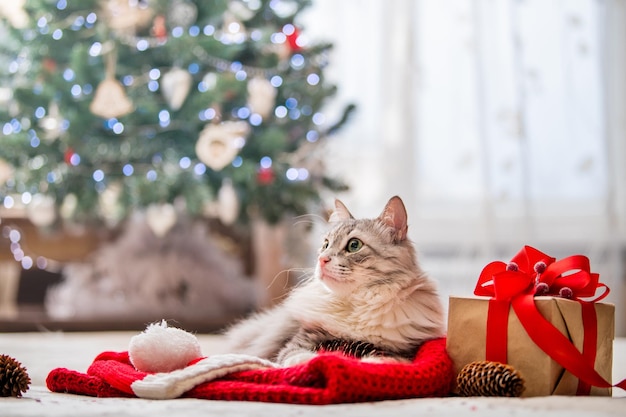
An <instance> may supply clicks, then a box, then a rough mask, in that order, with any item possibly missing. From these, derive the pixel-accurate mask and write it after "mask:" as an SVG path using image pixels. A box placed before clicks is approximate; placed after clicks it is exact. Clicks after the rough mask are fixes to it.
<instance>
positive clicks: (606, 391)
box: [447, 297, 615, 397]
mask: <svg viewBox="0 0 626 417" xmlns="http://www.w3.org/2000/svg"><path fill="white" fill-rule="evenodd" d="M535 304H536V306H537V309H538V310H539V312H540V313H541V315H542V316H543V317H545V318H546V320H548V321H549V322H550V323H551V324H552V325H553V326H554V327H555V328H557V329H558V330H559V332H561V333H562V334H563V335H565V337H567V338H568V339H569V340H571V341H572V342H573V344H574V346H575V347H576V348H577V349H578V350H579V351H580V350H582V346H583V336H584V330H583V323H582V315H581V306H580V304H579V303H578V302H576V301H572V300H568V299H563V298H558V297H536V298H535ZM594 307H595V310H596V314H597V318H598V321H597V326H598V327H597V342H596V343H597V344H596V358H595V361H594V362H595V363H594V368H595V370H596V371H597V372H598V373H599V374H600V375H601V376H602V377H603V378H604V379H605V380H607V381H611V371H612V359H613V338H614V337H613V336H614V335H613V333H614V313H615V308H614V306H613V305H611V304H605V303H596V304H595V305H594ZM488 309H489V299H487V298H484V297H483V298H464V297H450V302H449V312H448V339H447V350H448V354H449V355H450V357H451V358H452V361H453V362H454V366H455V370H456V372H457V374H458V372H459V371H460V370H461V369H462V368H463V367H464V366H465V365H466V364H468V363H470V362H474V361H480V360H485V359H486V356H485V349H486V324H487V313H488ZM507 324H508V326H507V331H508V338H507V357H508V360H507V363H509V364H510V365H511V366H513V367H514V368H515V369H517V370H518V371H519V372H520V373H521V375H522V377H523V378H524V380H525V381H526V390H525V391H524V393H523V396H525V397H534V396H545V395H576V392H577V389H578V378H576V377H575V376H573V375H572V374H571V373H570V372H568V371H566V370H565V369H564V368H563V366H562V365H560V364H559V363H558V362H556V361H555V360H554V359H552V358H551V357H550V356H548V355H547V354H546V353H545V352H544V351H542V350H541V348H539V347H538V346H537V345H536V344H535V343H534V342H533V341H532V339H531V338H530V337H529V336H528V334H527V333H526V330H525V329H524V327H523V326H522V324H521V323H520V321H519V319H518V317H517V315H516V314H515V312H514V311H511V312H510V314H509V316H508V323H507ZM590 394H591V395H611V388H610V387H609V388H598V387H592V388H591V391H590Z"/></svg>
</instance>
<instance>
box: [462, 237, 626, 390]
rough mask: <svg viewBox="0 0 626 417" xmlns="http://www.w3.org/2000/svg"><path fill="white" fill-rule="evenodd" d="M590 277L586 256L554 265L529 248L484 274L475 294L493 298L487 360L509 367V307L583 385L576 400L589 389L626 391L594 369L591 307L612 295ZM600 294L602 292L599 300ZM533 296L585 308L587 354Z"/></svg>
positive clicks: (594, 332) (541, 345) (494, 264)
mask: <svg viewBox="0 0 626 417" xmlns="http://www.w3.org/2000/svg"><path fill="white" fill-rule="evenodd" d="M599 279H600V276H599V275H598V274H596V273H592V272H590V266H589V259H588V258H587V257H585V256H582V255H575V256H570V257H567V258H564V259H561V260H558V261H557V260H556V259H555V258H552V257H550V256H548V255H546V254H545V253H542V252H540V251H538V250H537V249H535V248H532V247H530V246H524V247H523V248H522V250H520V251H519V252H518V253H517V255H515V257H514V258H513V259H512V260H511V262H509V263H508V264H505V263H504V262H499V261H496V262H492V263H490V264H488V265H487V266H486V267H485V268H484V269H483V271H482V272H481V274H480V277H479V279H478V282H477V284H476V288H475V289H474V294H476V295H478V296H488V297H491V298H490V300H489V310H488V315H487V340H486V352H485V358H486V359H487V360H490V361H496V362H502V363H507V337H508V336H507V329H508V316H509V310H510V307H513V310H514V311H515V314H516V315H517V317H518V319H519V320H520V323H521V324H522V326H523V327H524V329H525V330H526V332H527V333H528V336H529V337H530V338H531V340H532V341H533V342H534V343H535V344H536V345H537V346H538V347H539V348H540V349H541V350H543V351H544V352H545V353H546V354H547V355H548V356H550V357H551V358H552V359H554V360H555V361H556V362H558V363H559V364H560V365H561V366H563V368H565V369H567V370H568V371H569V372H571V373H572V374H573V375H574V376H576V377H577V378H578V380H579V385H578V389H577V395H588V394H589V392H590V389H591V386H596V387H601V388H609V387H611V386H616V387H620V388H622V389H626V380H623V381H621V382H620V383H618V384H615V385H611V384H610V383H609V382H607V381H606V380H605V379H604V378H603V377H602V376H601V375H600V374H598V373H597V372H596V370H595V369H594V363H595V358H596V340H597V318H596V310H595V307H594V305H593V303H595V302H598V301H600V300H602V299H603V298H605V297H606V296H607V295H608V294H609V291H610V290H609V288H608V287H607V286H606V285H605V284H603V283H600V282H599ZM598 289H602V290H603V292H601V293H600V294H599V295H596V292H597V291H598ZM535 295H548V296H562V297H567V298H571V299H573V300H575V301H578V302H579V303H580V304H581V309H582V320H583V328H584V334H583V337H584V339H583V351H582V353H581V352H579V351H578V349H576V347H575V346H574V345H573V344H572V342H571V341H570V340H569V339H568V338H567V337H565V336H564V335H563V334H562V333H561V332H560V331H559V330H558V329H557V328H555V327H554V326H553V325H552V324H551V323H550V322H549V321H548V320H546V319H545V318H544V317H543V316H542V315H541V313H540V312H539V310H537V307H536V306H535V299H534V297H535Z"/></svg>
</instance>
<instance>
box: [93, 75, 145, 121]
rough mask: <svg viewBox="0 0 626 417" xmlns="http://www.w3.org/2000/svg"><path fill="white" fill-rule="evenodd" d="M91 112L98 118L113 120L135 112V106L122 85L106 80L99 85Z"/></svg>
mask: <svg viewBox="0 0 626 417" xmlns="http://www.w3.org/2000/svg"><path fill="white" fill-rule="evenodd" d="M89 110H90V111H91V112H92V113H93V114H95V115H96V116H99V117H102V118H104V119H112V118H114V117H121V116H124V115H127V114H128V113H130V112H132V111H133V110H134V106H133V103H132V102H131V101H130V100H129V98H128V97H127V96H126V92H125V91H124V87H123V86H122V84H121V83H120V82H119V81H117V80H115V79H113V78H106V79H104V80H103V81H102V82H101V83H100V84H98V88H97V89H96V93H95V94H94V97H93V101H92V102H91V105H90V106H89Z"/></svg>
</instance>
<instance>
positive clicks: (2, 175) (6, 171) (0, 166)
mask: <svg viewBox="0 0 626 417" xmlns="http://www.w3.org/2000/svg"><path fill="white" fill-rule="evenodd" d="M12 176H13V167H11V165H9V163H8V162H7V161H5V160H4V159H2V158H0V185H3V184H5V183H6V182H7V181H8V180H9V179H11V177H12Z"/></svg>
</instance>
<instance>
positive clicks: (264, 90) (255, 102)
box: [248, 77, 276, 118]
mask: <svg viewBox="0 0 626 417" xmlns="http://www.w3.org/2000/svg"><path fill="white" fill-rule="evenodd" d="M275 99H276V88H275V87H274V86H273V85H272V84H271V83H270V82H269V81H268V80H267V79H266V78H262V77H254V78H252V79H251V80H250V81H248V107H249V108H250V111H251V112H252V113H257V114H259V115H260V116H261V117H263V118H266V117H267V116H269V115H270V114H271V113H272V111H273V110H274V106H275V104H276V102H275Z"/></svg>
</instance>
